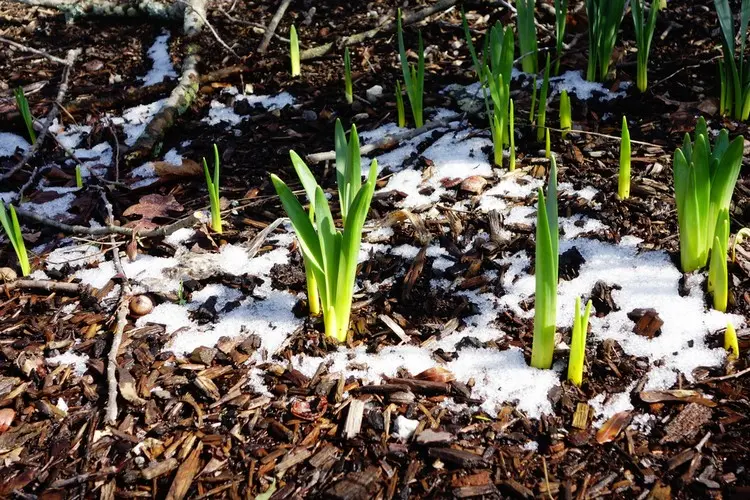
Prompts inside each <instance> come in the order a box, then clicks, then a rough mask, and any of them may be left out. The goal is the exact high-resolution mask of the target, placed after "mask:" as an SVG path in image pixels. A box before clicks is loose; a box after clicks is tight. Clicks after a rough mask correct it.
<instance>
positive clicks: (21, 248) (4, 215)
mask: <svg viewBox="0 0 750 500" xmlns="http://www.w3.org/2000/svg"><path fill="white" fill-rule="evenodd" d="M8 206H9V207H10V209H9V211H10V217H9V216H8V212H7V211H6V210H5V204H4V203H2V202H0V223H2V226H3V229H4V230H5V234H6V235H7V236H8V239H9V240H10V244H11V246H13V250H15V251H16V257H18V264H19V265H20V266H21V275H23V276H28V275H29V274H30V273H31V264H29V256H28V254H27V253H26V244H25V243H24V242H23V234H22V233H21V224H19V222H18V216H17V215H16V209H15V208H13V205H8Z"/></svg>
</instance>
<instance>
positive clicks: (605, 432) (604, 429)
mask: <svg viewBox="0 0 750 500" xmlns="http://www.w3.org/2000/svg"><path fill="white" fill-rule="evenodd" d="M631 413H632V412H631V411H621V412H619V413H615V414H614V415H612V417H610V419H609V420H607V421H606V422H604V425H602V426H601V428H599V432H597V433H596V442H597V443H599V444H604V443H609V442H610V441H614V440H615V438H617V436H618V434H620V432H621V431H622V430H623V429H624V428H625V427H627V425H628V424H629V423H630V414H631Z"/></svg>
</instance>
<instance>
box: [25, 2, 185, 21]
mask: <svg viewBox="0 0 750 500" xmlns="http://www.w3.org/2000/svg"><path fill="white" fill-rule="evenodd" d="M15 1H16V2H18V3H22V4H25V5H31V6H35V7H52V8H53V9H57V10H59V11H60V12H62V13H64V14H65V19H66V20H67V21H69V22H70V21H73V20H75V19H77V18H79V17H85V16H100V17H136V16H147V17H153V18H156V19H161V20H167V21H177V20H179V19H182V18H183V13H184V7H183V6H182V5H180V4H179V3H177V2H174V3H169V2H159V1H156V0H152V1H148V2H144V1H142V0H127V1H119V0H115V1H110V0H15Z"/></svg>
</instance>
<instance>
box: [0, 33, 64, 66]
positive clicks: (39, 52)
mask: <svg viewBox="0 0 750 500" xmlns="http://www.w3.org/2000/svg"><path fill="white" fill-rule="evenodd" d="M0 42H3V43H5V44H8V45H10V46H11V47H15V48H17V49H18V50H23V51H24V52H30V53H32V54H36V55H38V56H42V57H46V58H47V59H49V60H50V61H52V62H56V63H57V64H68V62H67V61H66V60H65V59H60V58H59V57H57V56H53V55H52V54H48V53H46V52H44V51H42V50H39V49H35V48H33V47H27V46H26V45H23V44H20V43H18V42H14V41H13V40H8V39H7V38H3V37H1V36H0Z"/></svg>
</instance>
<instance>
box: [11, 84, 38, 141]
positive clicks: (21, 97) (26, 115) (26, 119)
mask: <svg viewBox="0 0 750 500" xmlns="http://www.w3.org/2000/svg"><path fill="white" fill-rule="evenodd" d="M13 95H14V96H15V97H16V106H17V107H18V112H19V113H21V118H23V123H24V124H25V125H26V130H27V131H28V133H29V140H30V141H31V144H34V143H35V142H36V132H34V117H33V116H32V115H31V109H30V108H29V100H28V99H26V94H24V93H23V88H21V87H18V88H17V89H15V90H14V91H13Z"/></svg>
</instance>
